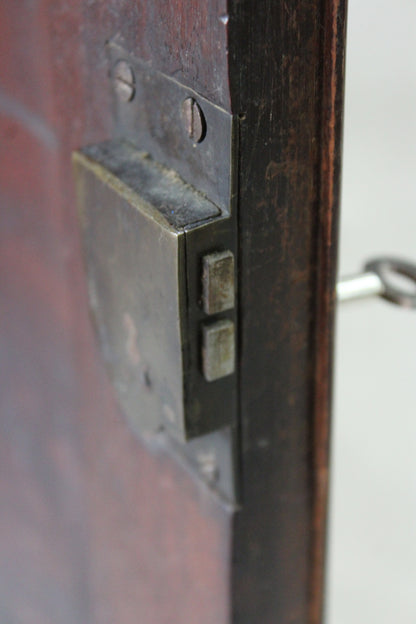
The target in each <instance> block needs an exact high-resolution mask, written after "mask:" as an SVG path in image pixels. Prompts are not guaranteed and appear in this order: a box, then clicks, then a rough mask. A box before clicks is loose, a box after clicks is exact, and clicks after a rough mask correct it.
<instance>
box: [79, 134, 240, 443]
mask: <svg viewBox="0 0 416 624" xmlns="http://www.w3.org/2000/svg"><path fill="white" fill-rule="evenodd" d="M74 166H75V170H76V180H77V193H78V203H79V206H80V212H81V222H82V230H83V238H84V248H85V257H86V265H87V271H88V283H89V294H90V303H91V309H92V313H93V317H94V322H95V325H96V329H97V331H98V334H99V337H100V343H101V347H102V350H103V353H104V356H105V359H106V361H107V363H108V366H109V369H110V372H111V376H112V381H113V384H114V386H115V388H116V391H117V394H118V397H119V399H120V403H121V405H122V408H123V411H124V412H125V414H126V415H127V417H128V419H129V421H130V423H131V425H132V426H133V428H134V429H135V430H136V431H137V432H138V433H146V432H151V431H157V430H158V429H160V428H165V429H168V430H170V431H171V432H173V433H174V434H175V435H176V436H179V437H180V438H182V439H189V438H193V437H195V436H199V435H202V434H206V433H209V432H211V431H215V430H217V429H220V428H222V427H224V426H226V425H229V424H231V423H230V416H231V417H232V415H233V414H234V412H235V401H236V388H235V387H236V382H235V374H234V369H235V364H234V362H235V331H236V313H235V294H234V288H235V286H234V284H235V275H234V274H235V264H234V253H233V250H232V248H233V240H234V233H233V231H232V229H231V221H230V219H229V218H228V215H225V216H224V213H223V212H222V211H221V210H220V208H219V207H217V206H216V205H215V204H214V203H212V202H211V201H209V200H208V199H207V198H206V196H204V195H203V194H201V193H199V192H197V191H196V190H195V189H194V188H192V187H191V186H190V185H189V184H186V183H185V182H184V181H183V180H182V179H181V178H180V177H179V175H177V174H176V173H175V172H174V171H172V170H170V169H167V168H166V167H164V166H162V165H161V164H159V163H157V162H155V161H154V160H152V159H151V158H150V157H149V155H148V154H146V153H143V152H140V151H139V150H137V149H136V148H135V147H133V146H131V145H129V144H127V143H125V142H123V141H118V140H117V141H109V142H105V143H102V144H99V145H95V146H91V147H87V148H85V149H83V150H81V151H79V152H76V153H75V155H74ZM207 267H208V274H207ZM218 276H220V277H221V276H222V277H223V278H224V279H225V281H226V282H227V283H226V284H224V283H220V282H219V278H218ZM224 279H223V281H224ZM210 297H211V298H212V301H210Z"/></svg>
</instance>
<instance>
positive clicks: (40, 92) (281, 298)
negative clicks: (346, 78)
mask: <svg viewBox="0 0 416 624" xmlns="http://www.w3.org/2000/svg"><path fill="white" fill-rule="evenodd" d="M227 4H228V6H227ZM344 24H345V15H344V0H293V2H290V3H289V2H287V1H285V0H259V1H257V2H255V1H254V0H232V1H231V0H230V1H229V2H228V3H227V2H226V0H209V1H208V0H207V1H206V2H201V1H200V2H198V1H197V0H184V1H178V0H172V1H171V2H166V1H164V0H151V1H150V0H147V1H145V0H142V1H139V0H118V1H117V0H107V1H106V2H98V1H95V2H94V1H93V2H91V1H89V0H71V2H69V1H68V0H35V1H33V0H22V1H21V2H7V1H4V2H2V3H0V239H1V240H0V306H1V307H0V427H1V435H0V622H1V623H2V624H14V623H18V624H37V623H39V624H49V623H52V624H57V623H59V624H75V623H77V624H79V623H84V622H85V623H87V624H89V623H94V624H95V623H97V624H104V623H106V624H107V623H108V624H110V623H111V624H113V623H115V622H117V623H118V624H130V623H133V622H134V623H136V622H137V623H139V624H196V623H197V622H198V624H231V623H232V624H260V623H261V624H272V623H273V624H275V623H278V624H286V623H289V622H290V623H297V624H304V623H306V622H311V623H312V622H313V624H317V623H318V622H319V621H320V617H321V595H322V567H323V566H322V553H323V550H324V548H323V535H324V524H325V496H326V491H327V432H328V413H329V408H328V406H329V400H330V399H329V397H330V367H331V360H330V354H331V349H332V345H331V335H332V324H333V320H332V307H333V299H332V293H333V285H334V276H335V258H336V224H337V218H336V217H337V201H338V178H339V152H340V124H341V111H342V84H343V51H344ZM116 34H121V35H122V36H123V38H124V40H125V42H126V45H127V46H128V47H129V49H131V50H132V51H133V52H134V53H135V54H136V55H137V56H140V57H142V58H144V59H146V60H148V61H149V62H150V63H152V65H153V66H154V67H155V68H157V69H159V70H162V71H164V72H166V73H168V74H170V75H174V76H176V77H177V78H178V79H180V80H181V81H183V82H184V83H185V84H188V85H189V86H191V87H192V88H194V89H195V90H197V91H198V92H199V93H201V94H202V95H204V96H205V97H207V98H209V99H211V100H212V101H213V102H215V103H217V104H219V105H221V106H223V107H224V108H226V109H227V110H230V111H232V112H233V113H234V114H236V115H239V116H240V156H239V159H240V163H239V170H240V184H239V189H240V190H239V215H240V266H241V274H240V278H239V281H240V283H239V293H240V294H239V297H240V306H241V311H242V319H241V334H240V344H241V352H240V359H239V372H240V406H241V423H242V426H241V443H242V449H243V453H242V464H241V470H242V474H243V500H242V507H241V510H240V511H238V512H232V511H231V510H230V509H228V508H227V507H225V506H224V505H223V504H222V503H220V502H219V501H218V500H217V499H216V498H215V496H214V495H213V494H212V493H211V492H210V491H209V490H208V489H206V488H205V487H204V486H203V485H201V484H198V482H197V481H196V480H195V479H194V478H192V477H191V475H190V474H189V473H188V472H187V471H186V470H185V468H184V467H183V466H182V465H180V464H179V463H178V462H177V461H176V459H175V458H174V457H172V456H171V455H170V454H169V453H167V452H166V451H165V449H164V447H163V446H160V445H159V446H158V445H157V444H155V445H154V447H153V448H152V449H149V448H148V447H145V446H144V445H143V444H142V443H141V442H140V441H138V440H137V439H136V438H135V437H134V436H133V435H132V433H131V431H130V430H129V428H128V426H127V424H126V422H125V420H124V419H123V417H122V415H121V414H120V412H119V410H118V408H117V407H116V404H115V400H114V397H113V392H112V389H111V387H110V384H109V382H108V380H107V376H106V373H105V371H104V368H103V364H102V359H101V357H100V354H99V352H98V349H97V346H96V341H95V338H94V336H93V331H92V327H91V324H90V320H89V317H88V302H87V295H86V284H85V275H84V270H83V265H82V259H81V250H80V239H79V229H78V223H77V216H76V206H75V201H74V185H73V180H72V171H71V166H70V155H71V151H72V150H73V149H75V148H78V147H80V146H82V145H86V144H88V143H92V142H97V141H101V140H103V139H106V138H108V137H110V136H111V134H112V120H111V115H112V113H111V104H110V97H109V88H108V76H107V71H108V67H107V60H106V56H105V50H104V46H105V42H106V41H107V40H109V39H110V38H111V37H113V36H114V35H116ZM328 380H329V381H328Z"/></svg>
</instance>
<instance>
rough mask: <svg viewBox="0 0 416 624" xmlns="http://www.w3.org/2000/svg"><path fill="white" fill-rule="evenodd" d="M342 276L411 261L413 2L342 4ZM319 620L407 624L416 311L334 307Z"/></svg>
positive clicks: (414, 595)
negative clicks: (324, 580)
mask: <svg viewBox="0 0 416 624" xmlns="http://www.w3.org/2000/svg"><path fill="white" fill-rule="evenodd" d="M345 114H346V117H345V129H344V171H343V194H342V213H341V214H342V219H341V251H340V263H339V268H340V274H348V273H353V272H355V271H356V270H357V269H359V268H360V266H361V264H362V261H363V260H364V259H366V258H371V257H373V256H377V255H380V254H381V255H383V254H393V255H398V256H404V257H405V258H406V257H407V258H408V259H414V260H415V261H416V0H394V1H392V0H389V1H387V0H364V1H360V0H350V2H349V17H348V44H347V81H346V111H345ZM336 347H337V351H336V375H335V379H336V383H335V405H334V408H335V409H334V421H333V436H332V491H331V505H330V510H331V513H330V549H329V568H328V595H327V603H328V604H327V618H326V622H327V624H373V623H374V624H416V311H415V312H411V311H407V310H403V309H401V308H398V307H396V306H393V305H391V304H388V303H385V302H383V301H381V300H375V301H368V302H365V303H353V304H347V303H345V304H344V305H343V306H342V309H341V308H340V309H339V311H338V318H337V343H336Z"/></svg>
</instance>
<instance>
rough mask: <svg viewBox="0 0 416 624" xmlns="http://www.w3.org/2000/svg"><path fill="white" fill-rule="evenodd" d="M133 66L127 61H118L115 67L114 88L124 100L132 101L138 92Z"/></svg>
mask: <svg viewBox="0 0 416 624" xmlns="http://www.w3.org/2000/svg"><path fill="white" fill-rule="evenodd" d="M135 82H136V81H135V78H134V72H133V69H132V67H131V66H130V65H129V64H128V63H127V61H118V62H117V63H116V65H115V66H114V69H113V83H114V89H115V92H116V93H117V95H118V97H119V98H120V100H121V101H122V102H130V101H131V100H132V99H133V98H134V94H135V93H136V87H135Z"/></svg>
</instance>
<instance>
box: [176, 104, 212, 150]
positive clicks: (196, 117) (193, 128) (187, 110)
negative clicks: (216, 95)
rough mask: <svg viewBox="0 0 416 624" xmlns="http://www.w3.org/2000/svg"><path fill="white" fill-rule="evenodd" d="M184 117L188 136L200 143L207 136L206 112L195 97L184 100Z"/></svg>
mask: <svg viewBox="0 0 416 624" xmlns="http://www.w3.org/2000/svg"><path fill="white" fill-rule="evenodd" d="M182 119H183V122H184V127H185V130H186V133H187V135H188V137H189V138H190V139H191V141H193V142H194V143H200V142H201V141H202V140H203V139H204V138H205V134H206V130H207V126H206V121H205V117H204V113H203V112H202V110H201V107H200V106H199V104H198V102H197V101H196V100H194V98H192V97H188V98H186V100H184V101H183V103H182Z"/></svg>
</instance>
